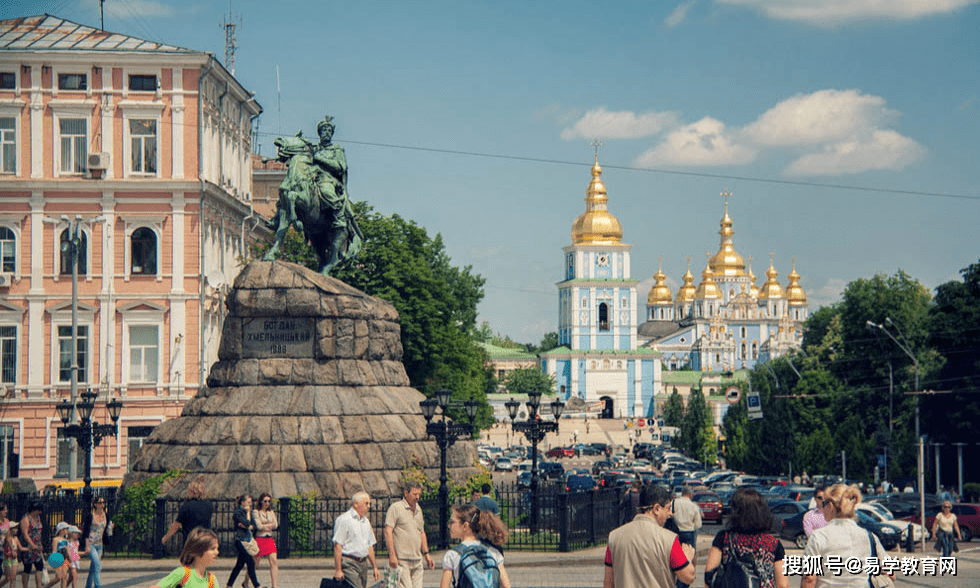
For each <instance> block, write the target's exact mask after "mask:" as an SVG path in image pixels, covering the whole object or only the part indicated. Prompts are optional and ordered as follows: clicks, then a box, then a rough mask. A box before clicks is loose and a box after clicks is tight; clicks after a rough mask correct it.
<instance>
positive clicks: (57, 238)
mask: <svg viewBox="0 0 980 588" xmlns="http://www.w3.org/2000/svg"><path fill="white" fill-rule="evenodd" d="M70 229H71V226H70V225H69V224H68V223H66V222H59V223H58V224H57V225H55V229H54V246H53V247H52V249H53V254H54V279H55V280H58V279H60V278H61V277H62V276H66V277H68V278H69V279H70V278H71V274H67V275H66V274H62V273H61V233H63V232H65V231H66V230H70ZM79 231H81V233H82V234H84V235H85V270H86V271H85V273H84V274H83V273H81V272H79V273H78V275H79V277H82V278H84V279H85V281H88V282H90V281H92V227H90V226H86V225H82V226H81V227H79Z"/></svg>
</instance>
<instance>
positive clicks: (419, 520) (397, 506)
mask: <svg viewBox="0 0 980 588" xmlns="http://www.w3.org/2000/svg"><path fill="white" fill-rule="evenodd" d="M421 497H422V487H421V486H420V485H419V483H418V482H416V481H414V480H405V481H404V482H402V500H399V501H398V502H396V503H394V504H392V505H391V506H390V507H388V512H387V513H386V514H385V545H387V546H388V567H389V568H391V569H392V570H397V573H398V586H399V588H422V576H423V573H424V570H423V568H422V560H423V558H424V559H425V565H426V566H428V567H429V569H430V570H431V569H433V568H435V567H436V564H435V562H434V561H433V560H432V556H431V555H429V540H428V538H427V537H426V536H425V519H424V518H423V517H422V507H421V506H419V498H421Z"/></svg>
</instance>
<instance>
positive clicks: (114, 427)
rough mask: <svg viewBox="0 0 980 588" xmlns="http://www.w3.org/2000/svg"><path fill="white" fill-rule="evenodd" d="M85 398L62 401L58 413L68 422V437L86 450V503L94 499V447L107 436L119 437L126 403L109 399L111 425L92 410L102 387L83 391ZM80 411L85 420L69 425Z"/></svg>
mask: <svg viewBox="0 0 980 588" xmlns="http://www.w3.org/2000/svg"><path fill="white" fill-rule="evenodd" d="M80 396H81V401H80V402H78V403H77V404H76V403H73V402H71V401H69V400H68V399H67V398H65V399H64V400H62V401H61V402H59V403H58V416H59V417H60V418H61V422H62V424H64V429H63V430H64V434H65V437H68V438H70V439H74V440H75V442H76V443H77V444H78V446H79V447H81V448H82V450H83V451H84V452H85V487H84V488H83V490H82V495H83V496H84V497H85V500H86V502H91V501H92V448H93V447H98V446H99V444H100V443H102V439H103V438H105V437H117V436H118V435H119V416H120V414H121V413H122V408H123V403H122V402H121V401H120V400H119V399H117V398H113V399H112V400H110V401H109V402H106V410H107V411H108V412H109V418H110V419H112V424H111V425H102V424H99V423H97V422H95V421H93V420H92V412H93V411H94V410H95V401H96V399H97V398H98V397H99V392H98V390H95V391H93V390H92V389H91V388H90V389H88V390H87V391H85V392H82V393H81V394H80ZM76 409H77V410H78V417H79V419H81V423H80V424H77V425H74V424H71V425H70V424H68V423H70V422H71V420H72V414H73V413H74V412H75V410H76Z"/></svg>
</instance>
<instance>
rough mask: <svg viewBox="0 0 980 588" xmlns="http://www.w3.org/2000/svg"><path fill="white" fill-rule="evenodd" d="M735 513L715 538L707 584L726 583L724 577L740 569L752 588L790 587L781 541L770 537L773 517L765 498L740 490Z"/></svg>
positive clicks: (707, 565)
mask: <svg viewBox="0 0 980 588" xmlns="http://www.w3.org/2000/svg"><path fill="white" fill-rule="evenodd" d="M731 505H732V514H731V517H730V518H729V519H728V528H727V529H725V530H723V531H721V532H719V533H718V534H717V535H715V539H714V541H712V542H711V551H709V552H708V561H707V562H705V564H704V583H705V585H706V586H708V587H709V588H710V587H711V586H721V585H723V584H725V583H726V582H725V580H727V578H726V577H725V576H726V575H728V574H732V573H733V570H735V569H736V568H738V567H741V568H742V570H744V573H745V575H746V576H747V577H754V578H757V579H758V580H757V582H753V581H751V580H750V582H749V585H750V586H759V587H760V588H789V578H788V577H786V574H785V572H784V570H783V559H784V558H785V554H786V552H785V551H784V549H783V544H782V543H781V542H780V541H779V539H777V538H775V537H773V536H772V535H770V534H769V529H770V528H771V527H772V514H770V513H769V507H768V506H766V502H765V501H764V500H763V499H762V495H761V494H759V492H757V491H756V490H752V489H751V488H739V489H738V490H736V491H735V493H734V494H732V500H731Z"/></svg>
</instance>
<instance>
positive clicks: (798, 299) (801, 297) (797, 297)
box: [786, 259, 806, 306]
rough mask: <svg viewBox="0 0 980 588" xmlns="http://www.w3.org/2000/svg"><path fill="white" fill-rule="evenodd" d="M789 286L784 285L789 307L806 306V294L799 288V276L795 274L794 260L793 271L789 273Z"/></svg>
mask: <svg viewBox="0 0 980 588" xmlns="http://www.w3.org/2000/svg"><path fill="white" fill-rule="evenodd" d="M788 277H789V284H787V285H786V300H788V301H789V304H790V306H806V292H804V291H803V288H802V287H801V286H800V274H798V273H796V260H795V259H794V260H793V271H791V272H790V273H789V276H788Z"/></svg>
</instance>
